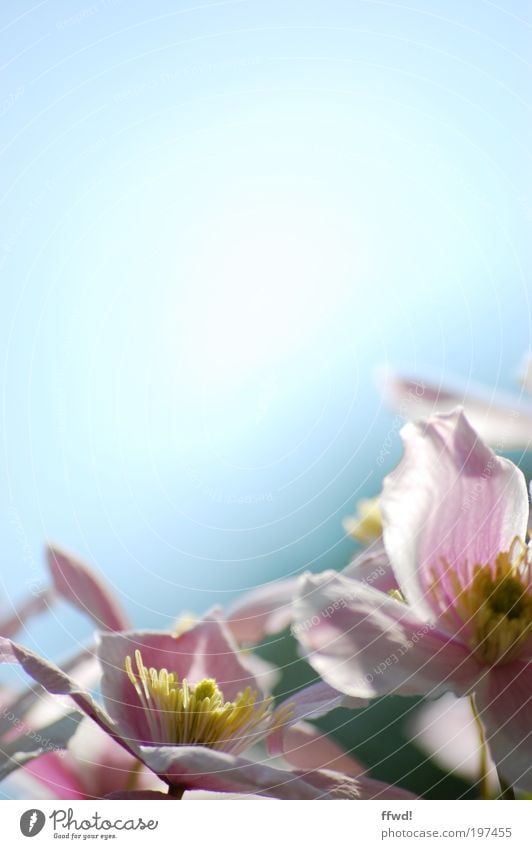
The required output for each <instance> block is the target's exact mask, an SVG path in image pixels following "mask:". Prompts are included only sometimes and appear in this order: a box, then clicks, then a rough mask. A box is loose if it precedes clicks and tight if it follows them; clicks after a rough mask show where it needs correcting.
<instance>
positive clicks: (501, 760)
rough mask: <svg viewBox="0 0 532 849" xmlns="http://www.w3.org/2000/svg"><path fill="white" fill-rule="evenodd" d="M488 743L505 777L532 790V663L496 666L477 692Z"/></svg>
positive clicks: (512, 782)
mask: <svg viewBox="0 0 532 849" xmlns="http://www.w3.org/2000/svg"><path fill="white" fill-rule="evenodd" d="M475 698H476V703H477V709H478V712H479V715H480V718H481V719H482V722H483V723H484V725H485V727H486V740H487V742H488V745H489V747H490V750H491V753H492V756H493V759H494V761H495V763H496V764H497V768H498V769H499V771H500V773H501V775H502V776H503V777H504V778H505V779H506V781H508V782H509V783H510V784H514V785H516V786H517V787H519V788H521V789H523V790H527V791H531V790H532V662H528V663H523V662H521V661H514V662H513V663H507V664H503V665H501V666H495V667H493V668H492V669H491V670H490V672H489V674H488V675H486V676H485V677H484V679H483V680H482V681H481V682H480V684H479V686H478V688H477V691H476V695H475Z"/></svg>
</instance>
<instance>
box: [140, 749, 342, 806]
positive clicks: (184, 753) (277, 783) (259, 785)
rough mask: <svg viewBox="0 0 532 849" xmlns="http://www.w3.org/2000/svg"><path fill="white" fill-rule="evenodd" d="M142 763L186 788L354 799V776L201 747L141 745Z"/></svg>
mask: <svg viewBox="0 0 532 849" xmlns="http://www.w3.org/2000/svg"><path fill="white" fill-rule="evenodd" d="M141 754H142V758H143V760H144V762H145V763H146V764H147V765H148V766H149V767H150V768H151V769H152V770H153V771H154V772H156V773H157V774H158V775H160V776H161V777H162V778H163V779H164V780H165V781H167V782H168V783H169V784H171V785H174V786H177V787H183V788H185V789H187V790H194V789H198V790H213V791H218V792H222V793H250V794H252V795H260V796H271V797H273V798H275V799H322V798H356V796H357V795H358V785H357V783H356V781H355V780H354V779H353V778H350V777H348V776H342V775H340V774H338V773H334V772H330V773H327V772H325V771H323V772H310V773H299V772H288V771H285V770H281V769H277V768H275V767H272V766H269V765H268V764H263V763H254V762H252V761H248V760H246V759H245V758H241V757H235V756H233V755H228V754H226V753H225V752H218V751H215V750H214V749H207V748H205V747H204V746H154V747H150V746H142V747H141Z"/></svg>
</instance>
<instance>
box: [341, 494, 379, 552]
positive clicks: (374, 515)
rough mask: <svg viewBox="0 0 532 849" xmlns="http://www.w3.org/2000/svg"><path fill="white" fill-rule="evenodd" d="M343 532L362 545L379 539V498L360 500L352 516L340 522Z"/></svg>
mask: <svg viewBox="0 0 532 849" xmlns="http://www.w3.org/2000/svg"><path fill="white" fill-rule="evenodd" d="M342 524H343V526H344V531H345V532H346V533H347V534H349V535H350V536H352V537H354V538H355V539H356V540H358V541H359V542H361V543H362V544H363V545H368V544H369V543H371V542H375V540H377V539H379V538H380V537H381V535H382V516H381V510H380V504H379V496H377V497H376V498H361V499H360V501H359V502H358V503H357V512H356V513H355V515H354V516H346V518H345V519H344V520H343V522H342Z"/></svg>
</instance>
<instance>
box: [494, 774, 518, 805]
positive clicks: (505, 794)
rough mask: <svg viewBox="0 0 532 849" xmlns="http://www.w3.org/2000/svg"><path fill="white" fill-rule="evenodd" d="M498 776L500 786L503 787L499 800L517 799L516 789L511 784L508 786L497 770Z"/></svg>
mask: <svg viewBox="0 0 532 849" xmlns="http://www.w3.org/2000/svg"><path fill="white" fill-rule="evenodd" d="M497 776H498V778H499V784H500V785H501V792H500V794H499V799H515V793H514V788H513V787H512V785H511V784H508V783H507V782H506V781H505V780H504V778H503V777H502V775H501V774H500V772H499V770H497Z"/></svg>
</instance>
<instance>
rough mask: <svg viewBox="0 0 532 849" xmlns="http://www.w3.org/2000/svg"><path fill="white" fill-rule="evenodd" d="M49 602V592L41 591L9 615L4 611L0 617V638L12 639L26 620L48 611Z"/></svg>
mask: <svg viewBox="0 0 532 849" xmlns="http://www.w3.org/2000/svg"><path fill="white" fill-rule="evenodd" d="M51 602H52V593H51V591H50V590H43V591H42V592H39V593H36V594H35V595H31V596H30V597H29V598H27V599H26V600H25V601H24V602H23V603H22V604H21V605H20V607H17V608H16V609H15V610H13V611H12V612H11V613H6V612H5V611H4V612H3V614H2V616H1V617H0V637H14V636H15V634H16V633H17V632H18V631H19V630H20V629H21V628H22V626H23V625H24V623H25V622H26V621H27V620H28V619H30V618H31V617H32V616H36V615H37V614H39V613H43V612H44V611H45V610H48V608H49V606H50V604H51Z"/></svg>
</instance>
